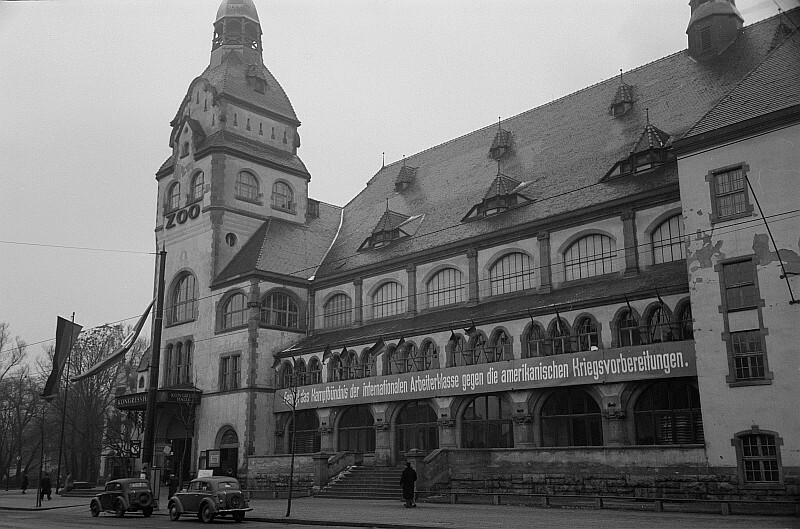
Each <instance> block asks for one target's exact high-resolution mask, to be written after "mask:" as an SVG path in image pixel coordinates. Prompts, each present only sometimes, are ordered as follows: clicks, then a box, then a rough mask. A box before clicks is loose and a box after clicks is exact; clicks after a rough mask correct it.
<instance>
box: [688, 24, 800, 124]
mask: <svg viewBox="0 0 800 529" xmlns="http://www.w3.org/2000/svg"><path fill="white" fill-rule="evenodd" d="M795 105H800V30H795V31H794V32H793V33H792V34H791V35H790V36H788V37H786V38H785V39H784V40H783V42H782V43H780V44H779V45H778V46H776V47H775V49H774V50H773V51H772V52H771V53H770V54H769V55H768V56H767V58H766V59H764V61H763V62H762V63H761V64H759V65H758V66H757V67H756V68H755V69H754V70H753V71H752V72H751V73H750V75H748V76H747V77H745V78H744V79H743V80H742V82H740V83H739V84H738V85H736V86H735V87H734V88H733V89H732V90H731V91H730V92H729V93H728V94H727V95H726V96H725V97H723V98H722V100H721V101H720V102H719V103H718V104H717V105H715V106H714V107H713V108H712V109H711V110H710V111H709V112H708V113H707V114H706V115H705V116H703V118H702V119H701V120H699V121H698V122H697V124H696V125H695V126H694V127H692V128H691V130H689V132H688V133H686V135H685V136H684V137H689V136H695V135H698V134H703V133H706V132H709V131H712V130H715V129H720V128H722V127H725V126H728V125H733V124H734V123H739V122H741V121H746V120H748V119H751V118H755V117H758V116H763V115H765V114H769V113H770V112H775V111H778V110H782V109H784V108H788V107H792V106H795Z"/></svg>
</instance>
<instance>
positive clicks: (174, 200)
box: [167, 182, 181, 211]
mask: <svg viewBox="0 0 800 529" xmlns="http://www.w3.org/2000/svg"><path fill="white" fill-rule="evenodd" d="M179 207H181V184H180V182H175V183H174V184H172V185H171V186H169V191H167V211H172V210H175V209H178V208H179Z"/></svg>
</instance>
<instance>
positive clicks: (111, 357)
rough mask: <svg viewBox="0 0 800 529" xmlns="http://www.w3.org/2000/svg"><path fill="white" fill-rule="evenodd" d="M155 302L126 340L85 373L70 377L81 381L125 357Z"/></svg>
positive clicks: (74, 380)
mask: <svg viewBox="0 0 800 529" xmlns="http://www.w3.org/2000/svg"><path fill="white" fill-rule="evenodd" d="M155 302H156V300H155V299H153V301H151V302H150V304H149V305H148V306H147V309H145V311H144V314H142V317H141V318H139V321H138V322H136V325H135V326H134V327H133V330H132V331H131V332H130V334H128V336H126V337H125V339H124V340H122V343H121V344H119V346H117V348H116V349H114V350H113V351H111V353H110V354H108V355H106V356H105V357H104V358H103V359H102V360H100V361H99V362H97V363H96V364H95V365H93V366H92V367H90V368H89V369H87V370H86V371H84V372H83V373H81V374H79V375H76V376H74V377H72V378H70V380H71V381H72V382H80V381H81V380H83V379H85V378H89V377H91V376H94V375H96V374H98V373H101V372H103V371H105V370H106V369H108V368H109V367H111V366H112V365H113V364H114V363H115V362H118V361H119V360H120V359H121V358H123V357H124V356H125V353H127V352H128V351H130V350H131V347H133V342H135V341H136V338H137V337H138V336H139V333H140V332H142V327H144V322H145V321H147V317H148V316H149V315H150V309H152V308H153V304H154V303H155Z"/></svg>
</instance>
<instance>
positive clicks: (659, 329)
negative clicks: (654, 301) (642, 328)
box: [647, 306, 672, 343]
mask: <svg viewBox="0 0 800 529" xmlns="http://www.w3.org/2000/svg"><path fill="white" fill-rule="evenodd" d="M647 333H648V337H649V340H650V343H660V342H671V341H672V324H671V318H670V316H669V312H668V311H667V308H666V307H664V306H658V307H656V308H655V309H653V311H652V312H651V313H650V318H649V320H648V322H647Z"/></svg>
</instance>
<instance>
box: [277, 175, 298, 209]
mask: <svg viewBox="0 0 800 529" xmlns="http://www.w3.org/2000/svg"><path fill="white" fill-rule="evenodd" d="M272 207H273V208H276V209H282V210H284V211H289V212H292V213H294V193H293V192H292V188H291V187H289V184H287V183H286V182H281V181H280V180H278V181H277V182H275V183H274V184H272Z"/></svg>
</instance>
